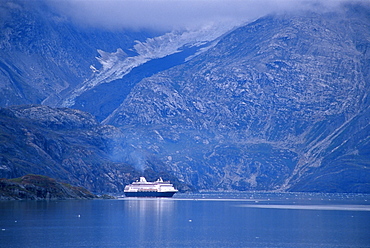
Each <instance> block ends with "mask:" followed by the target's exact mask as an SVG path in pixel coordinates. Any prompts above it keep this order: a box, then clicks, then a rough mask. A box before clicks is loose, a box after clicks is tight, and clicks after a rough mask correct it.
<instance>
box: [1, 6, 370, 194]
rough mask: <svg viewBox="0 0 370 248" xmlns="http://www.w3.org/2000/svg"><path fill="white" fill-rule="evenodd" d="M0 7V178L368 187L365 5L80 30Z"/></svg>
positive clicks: (28, 10)
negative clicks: (229, 21) (249, 18)
mask: <svg viewBox="0 0 370 248" xmlns="http://www.w3.org/2000/svg"><path fill="white" fill-rule="evenodd" d="M0 13H1V15H0V25H1V27H2V29H1V30H0V48H1V49H0V96H1V97H0V106H3V107H6V108H2V109H1V111H0V134H1V136H0V139H1V140H0V177H6V178H14V177H20V176H23V175H25V174H29V173H33V174H42V175H47V176H50V177H54V178H57V179H59V180H62V181H63V182H70V183H71V184H74V185H78V186H83V187H85V188H87V189H88V190H90V191H92V192H120V191H122V189H123V186H124V185H125V184H127V183H129V182H131V181H132V180H134V179H136V178H137V177H138V176H139V175H142V174H144V175H145V176H147V177H148V179H149V180H155V179H156V177H157V176H162V177H164V178H165V179H170V180H171V181H173V182H175V184H176V185H177V186H178V187H179V188H180V189H181V190H189V189H190V188H192V187H193V189H198V190H288V191H323V192H370V187H369V184H370V181H369V178H370V172H369V164H370V156H369V154H370V144H369V137H370V130H369V128H370V127H369V123H370V122H369V116H370V113H369V83H370V52H369V51H370V50H369V49H370V18H369V16H370V6H369V5H368V4H366V3H349V4H346V5H343V8H342V9H340V10H339V9H336V10H335V11H332V12H325V11H317V12H313V11H307V12H304V11H297V12H294V13H292V12H287V13H284V14H282V13H280V14H274V15H270V16H266V17H263V18H260V19H258V20H256V21H254V22H252V23H249V24H247V25H243V26H241V27H239V28H236V29H233V30H231V31H230V29H231V27H230V26H228V25H226V24H225V25H224V26H222V25H221V26H212V27H207V28H204V29H200V30H185V31H173V32H170V33H166V34H165V33H158V32H148V31H146V32H141V31H140V32H131V31H127V30H126V31H112V30H108V31H107V30H102V29H94V28H87V27H79V26H76V25H74V24H73V23H71V22H70V21H69V20H68V19H66V17H65V16H63V15H60V14H57V13H55V12H53V9H51V8H50V6H49V5H47V4H45V2H43V1H22V0H16V1H2V2H1V3H0ZM56 48H57V49H56ZM40 103H41V104H43V106H42V105H27V106H25V105H23V106H13V105H20V104H40ZM47 106H51V107H53V108H51V107H47ZM55 107H57V108H55ZM67 107H71V108H73V109H69V108H67ZM76 109H79V110H76ZM81 110H82V111H81ZM102 124H103V125H102ZM189 185H190V186H189Z"/></svg>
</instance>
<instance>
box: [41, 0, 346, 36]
mask: <svg viewBox="0 0 370 248" xmlns="http://www.w3.org/2000/svg"><path fill="white" fill-rule="evenodd" d="M47 1H48V3H50V4H51V5H52V6H53V7H55V8H56V9H57V11H58V12H59V13H61V14H63V15H65V16H67V17H69V18H70V19H71V20H73V21H74V22H76V23H78V24H80V25H87V26H95V27H102V28H110V29H143V28H146V29H157V30H158V29H159V30H170V29H181V28H194V27H198V26H202V25H207V24H210V23H215V22H233V23H235V24H239V23H243V22H248V21H251V20H254V19H256V18H258V17H261V16H263V15H266V14H269V13H271V12H279V11H299V10H303V9H308V8H316V9H327V10H330V9H333V8H335V7H337V6H339V5H340V4H341V3H342V2H343V1H341V0H325V1H324V0H321V1H316V0H63V1H62V0H47Z"/></svg>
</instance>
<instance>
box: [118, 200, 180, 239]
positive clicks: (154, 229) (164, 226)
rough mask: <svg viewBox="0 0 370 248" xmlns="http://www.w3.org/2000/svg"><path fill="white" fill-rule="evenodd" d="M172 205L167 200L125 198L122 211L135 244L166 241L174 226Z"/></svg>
mask: <svg viewBox="0 0 370 248" xmlns="http://www.w3.org/2000/svg"><path fill="white" fill-rule="evenodd" d="M174 204H175V201H173V200H172V199H169V198H125V205H124V206H125V209H124V211H125V212H126V213H127V217H128V218H129V219H128V221H129V222H130V223H131V225H129V226H131V227H132V228H131V229H130V232H132V235H134V237H135V239H136V241H137V244H145V243H148V241H149V240H153V241H154V240H166V239H168V236H169V233H170V232H171V230H170V229H171V228H173V225H174V223H173V221H174V218H173V216H174V215H175V214H174ZM166 236H167V237H166ZM149 243H150V242H149Z"/></svg>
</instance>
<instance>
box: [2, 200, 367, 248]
mask: <svg viewBox="0 0 370 248" xmlns="http://www.w3.org/2000/svg"><path fill="white" fill-rule="evenodd" d="M0 247H295V248H299V247H351V248H352V247H370V198H369V195H348V194H346V195H339V194H338V195H333V194H271V193H270V194H267V193H266V194H263V193H260V194H211V193H209V194H192V195H184V194H177V195H175V197H174V198H170V199H164V198H152V199H150V198H142V199H140V198H124V199H118V200H68V201H49V202H47V201H37V202H35V201H12V202H0Z"/></svg>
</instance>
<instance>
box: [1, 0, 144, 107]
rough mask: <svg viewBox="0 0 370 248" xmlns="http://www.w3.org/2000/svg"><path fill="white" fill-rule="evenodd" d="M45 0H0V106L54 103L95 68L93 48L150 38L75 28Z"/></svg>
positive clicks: (112, 48) (110, 49) (128, 44)
mask: <svg viewBox="0 0 370 248" xmlns="http://www.w3.org/2000/svg"><path fill="white" fill-rule="evenodd" d="M47 3H48V1H24V0H14V1H13V0H11V1H9V0H5V1H1V2H0V16H1V18H0V27H1V31H0V82H1V83H0V96H1V97H0V106H3V107H4V106H10V105H19V104H40V103H44V104H47V105H50V106H58V103H59V101H60V100H61V99H63V98H65V97H67V96H68V95H70V94H71V91H73V90H74V89H75V88H76V87H78V86H79V85H80V84H82V83H83V82H84V81H85V80H87V79H88V78H90V77H91V76H93V74H94V72H96V70H99V69H100V67H101V65H100V63H99V62H98V61H97V60H96V57H97V56H99V53H98V51H97V49H101V50H104V51H107V52H115V51H116V49H117V48H119V47H131V46H133V45H134V44H135V42H134V41H135V40H139V41H140V40H143V39H144V38H148V36H149V37H151V35H150V34H149V33H148V32H122V31H117V32H113V31H104V30H99V29H93V28H81V27H77V26H75V25H73V24H72V23H71V22H70V21H68V19H67V18H66V17H65V16H62V15H59V14H58V13H56V12H55V11H53V9H52V8H50V6H49V5H48V4H47Z"/></svg>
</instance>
